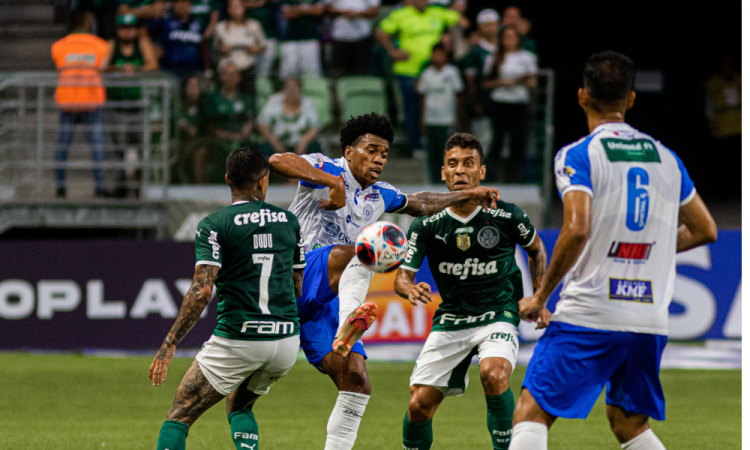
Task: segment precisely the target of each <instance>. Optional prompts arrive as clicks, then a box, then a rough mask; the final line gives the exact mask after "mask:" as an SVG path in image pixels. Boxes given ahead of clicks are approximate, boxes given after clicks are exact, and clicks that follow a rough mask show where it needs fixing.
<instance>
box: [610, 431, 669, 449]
mask: <svg viewBox="0 0 750 450" xmlns="http://www.w3.org/2000/svg"><path fill="white" fill-rule="evenodd" d="M620 447H622V448H624V449H625V450H667V447H665V446H664V444H662V443H661V441H660V440H659V438H658V437H656V433H654V430H652V429H651V428H649V429H648V430H646V431H644V432H643V433H641V434H639V435H638V436H636V437H634V438H633V439H631V440H629V441H628V442H625V443H624V444H620Z"/></svg>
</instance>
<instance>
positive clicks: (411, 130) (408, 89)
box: [398, 75, 422, 152]
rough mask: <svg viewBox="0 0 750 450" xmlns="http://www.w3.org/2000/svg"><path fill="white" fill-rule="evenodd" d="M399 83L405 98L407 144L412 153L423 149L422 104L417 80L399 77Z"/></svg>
mask: <svg viewBox="0 0 750 450" xmlns="http://www.w3.org/2000/svg"><path fill="white" fill-rule="evenodd" d="M398 83H399V85H400V86H401V95H402V96H403V98H404V131H405V132H406V142H407V143H408V144H409V147H410V149H411V151H412V152H413V151H414V150H416V149H418V148H422V142H421V139H420V134H419V133H420V124H421V123H422V120H421V117H420V112H421V111H420V102H419V93H418V92H417V78H414V77H404V76H400V75H399V76H398Z"/></svg>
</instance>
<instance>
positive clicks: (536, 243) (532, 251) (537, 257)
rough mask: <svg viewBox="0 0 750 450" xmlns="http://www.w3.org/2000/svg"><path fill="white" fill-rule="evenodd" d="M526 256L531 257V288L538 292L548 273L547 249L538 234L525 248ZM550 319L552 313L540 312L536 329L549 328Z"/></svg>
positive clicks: (546, 310) (544, 310)
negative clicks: (545, 273) (545, 274)
mask: <svg viewBox="0 0 750 450" xmlns="http://www.w3.org/2000/svg"><path fill="white" fill-rule="evenodd" d="M524 250H526V254H527V255H528V257H529V273H530V275H531V286H532V287H533V288H534V291H535V292H536V290H537V289H539V286H541V285H542V279H544V272H546V271H547V249H546V248H545V247H544V242H542V240H541V238H539V235H538V234H537V235H536V236H534V240H533V241H532V242H531V244H529V245H528V246H527V247H525V248H524ZM550 317H552V313H550V312H549V310H548V309H547V308H546V307H545V308H542V309H541V310H540V311H539V321H538V322H537V325H536V329H537V330H539V329H542V328H547V326H548V325H549V320H550Z"/></svg>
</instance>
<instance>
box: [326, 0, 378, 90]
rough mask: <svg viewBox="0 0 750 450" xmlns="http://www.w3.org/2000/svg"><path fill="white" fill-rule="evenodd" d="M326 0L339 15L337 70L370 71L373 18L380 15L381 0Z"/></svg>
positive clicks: (335, 46)
mask: <svg viewBox="0 0 750 450" xmlns="http://www.w3.org/2000/svg"><path fill="white" fill-rule="evenodd" d="M326 2H327V7H328V13H329V14H330V15H331V16H333V17H335V19H334V20H333V25H332V29H331V38H332V41H333V64H332V66H333V67H332V68H333V71H334V74H335V75H336V76H340V75H346V74H353V75H364V74H366V73H367V69H368V67H369V64H370V49H371V48H372V20H373V19H374V18H376V17H377V16H378V12H379V11H380V0H326Z"/></svg>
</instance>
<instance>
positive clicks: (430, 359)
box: [410, 322, 518, 396]
mask: <svg viewBox="0 0 750 450" xmlns="http://www.w3.org/2000/svg"><path fill="white" fill-rule="evenodd" d="M474 355H477V356H478V357H479V360H480V361H481V360H482V359H484V358H505V359H507V360H508V361H510V364H511V365H512V366H513V368H514V369H515V368H516V357H517V355H518V328H516V327H515V326H513V325H512V324H510V323H508V322H495V323H492V324H489V325H485V326H483V327H475V328H469V329H466V330H460V331H433V332H431V333H430V335H429V336H428V337H427V341H426V342H425V344H424V348H422V352H421V353H420V354H419V358H417V363H416V364H415V365H414V372H412V374H411V380H410V382H411V385H412V386H414V385H415V384H421V385H424V386H432V387H435V388H437V389H440V391H441V392H442V393H443V395H445V396H458V395H462V394H463V393H464V391H465V390H466V386H468V385H469V366H470V365H471V358H472V357H473V356H474Z"/></svg>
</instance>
